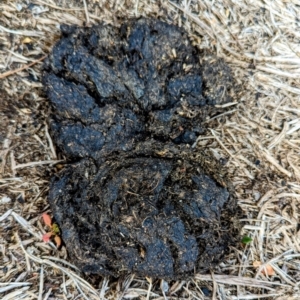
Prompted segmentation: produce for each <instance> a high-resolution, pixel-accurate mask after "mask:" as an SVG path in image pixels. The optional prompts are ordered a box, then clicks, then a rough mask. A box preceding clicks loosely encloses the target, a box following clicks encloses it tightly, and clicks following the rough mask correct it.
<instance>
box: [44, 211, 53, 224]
mask: <svg viewBox="0 0 300 300" xmlns="http://www.w3.org/2000/svg"><path fill="white" fill-rule="evenodd" d="M42 216H43V220H44V223H45V224H46V225H47V226H49V227H51V225H52V220H51V217H50V216H49V215H48V214H46V213H43V215H42Z"/></svg>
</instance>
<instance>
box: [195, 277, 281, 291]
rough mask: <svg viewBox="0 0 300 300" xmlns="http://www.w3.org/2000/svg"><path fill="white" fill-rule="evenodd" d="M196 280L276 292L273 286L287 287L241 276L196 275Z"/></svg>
mask: <svg viewBox="0 0 300 300" xmlns="http://www.w3.org/2000/svg"><path fill="white" fill-rule="evenodd" d="M195 279H198V280H205V281H214V280H215V281H216V282H217V283H220V284H230V285H243V286H252V287H259V288H264V289H268V290H274V288H272V286H276V285H278V286H287V285H285V284H281V283H274V282H268V281H262V280H257V279H253V278H248V277H239V276H230V275H216V274H215V275H214V278H212V276H211V275H200V274H199V275H195Z"/></svg>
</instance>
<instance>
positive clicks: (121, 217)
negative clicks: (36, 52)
mask: <svg viewBox="0 0 300 300" xmlns="http://www.w3.org/2000/svg"><path fill="white" fill-rule="evenodd" d="M61 30H62V35H63V36H62V39H61V40H60V41H58V43H57V44H56V45H55V46H54V48H53V51H52V53H51V54H50V56H49V58H47V59H46V61H45V70H44V76H43V81H44V85H45V91H46V94H47V96H48V98H49V100H50V102H51V104H52V106H53V108H54V111H53V114H52V117H51V121H50V127H51V131H52V136H53V139H54V141H55V143H56V145H57V146H58V147H59V149H60V150H61V151H62V153H63V154H64V155H65V156H66V157H67V158H68V159H69V162H70V164H69V165H68V166H66V167H65V168H64V169H63V170H62V171H61V172H60V173H58V174H57V176H55V177H54V178H53V180H52V184H51V187H50V192H49V202H50V205H51V208H52V211H53V214H54V218H55V221H56V222H57V223H58V225H59V227H60V229H61V232H62V238H63V240H64V242H65V244H66V247H67V249H68V253H69V255H70V258H71V260H72V261H74V263H75V264H76V265H77V266H78V267H80V268H81V270H82V271H84V272H85V273H87V274H101V275H108V274H109V275H113V276H120V275H122V274H126V273H129V272H133V273H136V274H138V275H143V276H147V277H159V278H179V277H180V278H186V277H188V276H192V275H193V274H194V273H195V272H204V271H207V270H208V269H210V268H212V267H214V266H215V265H217V264H218V263H220V262H221V260H222V258H223V257H224V254H225V253H227V252H228V250H229V246H231V245H236V244H237V243H239V241H240V236H239V229H240V226H239V223H238V221H237V220H238V216H239V209H238V208H237V205H236V199H235V198H234V196H233V193H232V192H231V189H230V184H229V183H228V182H227V179H226V175H225V173H226V172H225V171H224V169H223V168H222V167H221V165H219V164H218V163H217V162H216V161H215V160H214V159H213V158H212V157H211V156H209V155H208V154H206V153H204V151H201V150H199V149H195V148H193V147H191V145H193V144H194V142H195V141H196V139H197V137H198V136H199V135H201V133H203V132H204V131H205V128H204V125H203V123H204V121H205V120H206V118H207V117H208V116H210V117H211V116H213V115H215V114H217V113H219V112H220V108H216V107H215V105H216V104H218V107H221V106H222V105H223V104H226V103H229V102H230V101H231V100H232V99H231V93H232V92H233V90H234V86H233V79H232V76H231V72H230V69H229V67H228V66H227V65H226V64H225V63H224V62H223V61H222V60H220V59H216V58H215V57H213V56H210V55H206V56H205V55H204V54H202V53H200V52H199V51H198V50H196V48H195V47H193V46H192V45H191V42H190V41H189V39H188V36H187V34H186V32H185V31H183V30H182V29H180V28H179V27H176V26H173V25H169V24H167V23H164V22H161V21H157V20H154V19H143V18H141V19H139V20H131V21H129V22H127V23H125V24H124V25H123V26H121V27H120V28H116V27H113V26H110V25H103V24H102V25H98V26H94V27H91V28H82V27H75V26H66V25H64V26H62V27H61Z"/></svg>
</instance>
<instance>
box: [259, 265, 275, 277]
mask: <svg viewBox="0 0 300 300" xmlns="http://www.w3.org/2000/svg"><path fill="white" fill-rule="evenodd" d="M261 272H262V273H263V274H265V275H268V276H273V275H275V274H276V273H275V271H274V269H273V268H272V266H271V265H266V266H265V267H264V268H263V269H262V271H261Z"/></svg>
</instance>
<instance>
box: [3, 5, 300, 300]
mask: <svg viewBox="0 0 300 300" xmlns="http://www.w3.org/2000/svg"><path fill="white" fill-rule="evenodd" d="M88 2H89V3H88V5H86V2H85V1H79V0H74V1H67V0H53V1H52V0H49V1H41V0H34V1H27V0H26V1H25V0H24V1H21V0H20V1H15V0H3V1H1V3H0V72H1V73H0V79H1V81H0V91H1V92H0V93H1V94H0V141H1V149H0V151H1V152H0V153H1V154H0V158H1V160H0V224H1V226H0V249H1V252H0V281H1V283H0V297H1V298H2V299H36V298H37V299H134V298H136V299H282V300H284V299H299V297H300V291H299V283H298V282H299V280H300V260H299V257H300V244H299V243H300V231H299V230H300V226H299V224H300V222H299V213H300V211H299V199H300V184H299V180H300V162H299V150H300V145H299V144H300V138H299V129H300V116H299V115H300V109H299V100H300V89H299V83H300V80H299V78H300V71H299V70H300V67H299V66H300V57H299V53H300V46H299V45H300V44H299V40H300V35H299V29H300V23H299V19H298V18H297V16H298V14H299V10H300V6H299V5H300V3H298V1H292V2H286V1H283V0H277V1H272V2H271V1H268V0H266V1H253V2H251V3H248V1H246V0H241V1H209V0H203V1H187V0H185V1H146V0H139V1H138V0H132V1H121V0H119V1H101V0H99V1H96V0H95V1H88ZM139 16H148V17H155V18H159V19H160V20H163V21H166V22H168V23H174V24H176V25H179V26H182V27H184V28H185V29H186V30H187V31H188V33H189V36H190V38H191V39H192V41H193V44H194V45H195V46H196V47H198V48H199V49H200V50H202V51H211V52H213V53H214V54H215V55H217V56H218V57H220V58H223V59H224V60H225V61H226V62H227V63H228V64H229V65H230V67H231V68H232V70H233V76H234V78H235V81H236V84H237V85H239V86H241V87H242V88H241V89H240V90H241V92H240V93H238V94H236V98H235V99H233V100H232V102H230V103H227V104H226V108H227V110H226V112H224V113H220V114H218V115H215V116H214V117H212V118H208V119H207V120H206V121H205V122H206V124H207V128H208V130H207V132H206V133H205V134H204V135H201V136H200V137H199V138H198V139H197V142H196V143H195V144H194V145H193V146H194V147H195V149H203V148H205V149H206V151H208V152H210V153H211V154H212V155H213V156H214V157H215V158H216V159H217V160H219V161H220V162H221V163H222V164H223V165H224V167H226V169H227V170H228V176H229V177H230V181H231V182H232V184H233V186H234V189H235V194H236V197H237V199H238V204H239V206H240V208H241V209H242V211H243V214H244V215H245V218H244V219H241V220H240V221H241V222H242V224H243V225H244V226H243V230H242V235H244V236H248V237H251V238H252V241H251V242H250V243H249V244H247V245H244V246H241V245H236V247H234V246H233V247H231V252H230V253H229V254H228V255H227V256H226V257H225V258H224V261H223V262H222V263H221V264H220V265H219V266H218V267H217V268H216V269H214V271H211V272H207V273H206V274H196V275H195V276H194V278H193V279H191V280H173V281H165V280H157V279H154V278H153V279H152V278H149V277H138V276H134V275H129V276H125V277H124V276H122V277H120V278H118V279H114V278H113V277H109V276H108V277H100V278H99V277H97V276H92V275H91V276H84V275H83V274H81V273H80V272H79V271H78V269H77V268H76V267H75V266H73V265H72V264H71V263H70V261H69V259H68V255H67V252H66V249H65V247H64V246H63V247H61V249H60V250H57V249H56V247H55V245H54V244H53V243H44V242H43V241H42V234H44V233H45V226H44V224H43V222H42V219H41V215H42V213H44V212H47V213H48V214H50V215H51V213H52V212H51V210H50V208H49V204H48V202H47V196H48V191H49V180H50V177H51V175H52V174H54V173H56V172H57V171H59V170H60V169H61V167H62V164H63V163H64V161H65V157H64V156H63V155H62V154H61V153H60V152H59V151H57V149H56V147H55V145H54V144H53V141H52V138H51V135H50V134H49V126H48V124H49V123H48V121H49V114H50V105H49V103H48V101H47V99H46V97H45V94H44V92H43V85H42V83H41V67H42V63H43V61H44V59H45V57H46V56H47V55H48V54H49V53H50V51H51V49H52V47H53V45H54V43H55V42H56V41H57V40H58V39H59V37H60V30H59V25H60V24H62V23H64V24H69V25H80V26H83V25H88V26H89V25H92V24H97V23H99V22H102V21H104V22H106V23H107V24H113V25H114V26H121V25H122V24H121V22H122V21H121V20H123V19H124V18H128V17H139ZM199 151H200V150H199Z"/></svg>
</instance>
